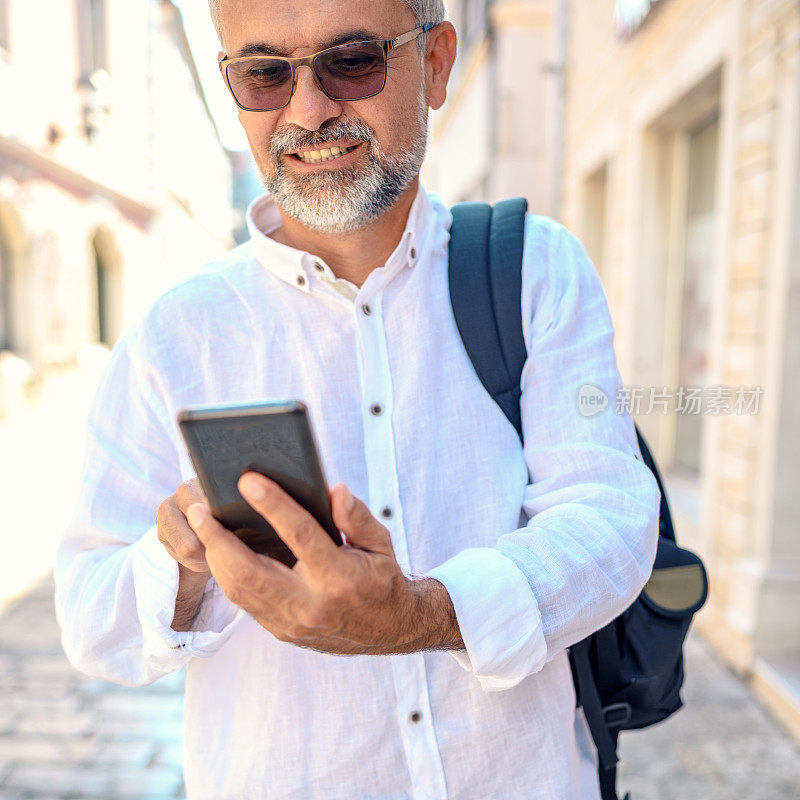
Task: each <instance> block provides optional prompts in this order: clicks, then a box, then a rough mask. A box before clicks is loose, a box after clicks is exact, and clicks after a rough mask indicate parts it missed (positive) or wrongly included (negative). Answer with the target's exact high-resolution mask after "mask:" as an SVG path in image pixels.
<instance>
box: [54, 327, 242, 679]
mask: <svg viewBox="0 0 800 800" xmlns="http://www.w3.org/2000/svg"><path fill="white" fill-rule="evenodd" d="M141 349H142V336H141V334H140V332H138V331H137V330H136V329H131V331H129V332H128V333H127V334H126V335H125V336H124V337H123V338H122V339H120V341H119V342H118V343H117V345H116V346H115V348H114V351H113V353H112V355H111V359H110V361H109V364H108V366H107V367H106V370H105V372H104V374H103V377H102V378H101V381H100V384H99V386H98V389H97V392H96V394H95V397H94V400H93V403H92V407H91V409H90V412H89V417H88V420H87V430H86V447H85V455H84V466H83V472H82V478H81V488H80V494H79V498H78V502H77V504H76V507H75V511H74V513H73V516H72V519H71V522H70V524H69V526H68V528H67V530H66V531H65V533H64V535H63V537H62V539H61V542H60V545H59V548H58V552H57V556H56V566H55V582H56V595H55V604H56V616H57V619H58V623H59V625H60V627H61V633H62V636H61V639H62V644H63V646H64V650H65V652H66V654H67V657H68V658H69V660H70V661H71V662H72V663H73V664H74V666H76V667H77V668H78V669H80V670H81V671H83V672H85V673H87V674H89V675H91V676H93V677H97V678H102V679H105V680H110V681H114V682H117V683H122V684H125V685H141V684H146V683H150V682H152V681H153V680H155V679H157V678H159V677H160V676H162V675H164V674H166V673H168V672H171V671H173V670H176V669H179V668H180V667H182V666H183V665H184V664H185V663H186V662H187V661H188V660H189V659H190V658H192V657H193V656H197V657H208V656H211V655H213V653H215V652H216V651H217V650H218V649H219V647H220V646H221V645H222V644H223V643H224V641H225V640H226V639H227V637H228V636H229V635H230V633H231V631H232V629H233V627H234V626H235V625H236V622H237V620H238V619H239V618H240V617H241V615H242V614H243V613H244V612H241V610H240V609H237V608H236V607H235V606H233V605H232V604H231V603H230V602H229V601H228V600H227V598H225V596H224V595H223V594H222V592H221V590H220V589H219V587H218V585H217V584H216V582H215V581H214V580H213V579H211V580H209V582H208V584H207V586H206V589H205V594H204V596H203V601H202V604H201V606H200V610H199V612H198V615H197V617H196V619H195V621H194V623H193V625H192V628H193V629H192V630H189V631H184V632H177V631H174V630H172V628H171V627H170V625H171V622H172V617H173V614H174V611H175V598H176V595H177V590H178V565H177V562H175V561H174V560H173V559H172V558H171V557H170V556H169V554H168V553H167V552H166V550H165V549H164V547H163V545H162V544H161V542H160V541H159V540H158V538H157V528H156V524H155V523H156V513H157V510H158V506H159V505H160V503H161V502H162V501H163V500H164V499H166V498H167V497H169V496H170V495H172V494H173V493H174V492H175V490H176V489H177V487H178V486H179V484H180V483H181V474H180V467H179V460H178V451H177V448H176V442H175V440H174V438H173V437H174V426H171V423H170V419H169V415H168V413H167V411H166V404H165V403H164V401H163V398H162V397H161V395H160V391H159V384H158V377H157V373H156V371H154V370H153V368H152V366H151V365H149V364H148V363H147V360H146V358H144V356H143V355H142V353H141Z"/></svg>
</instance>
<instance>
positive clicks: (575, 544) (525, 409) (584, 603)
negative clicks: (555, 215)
mask: <svg viewBox="0 0 800 800" xmlns="http://www.w3.org/2000/svg"><path fill="white" fill-rule="evenodd" d="M522 315H523V317H522V319H523V334H524V336H525V341H526V345H527V349H528V357H527V360H526V363H525V367H524V369H523V373H522V378H521V389H522V399H521V411H522V427H523V434H524V448H523V452H524V457H525V462H526V464H527V467H528V472H529V483H528V485H527V487H526V488H525V492H524V499H523V510H524V512H525V515H526V516H527V517H528V520H529V521H528V523H527V524H526V525H525V526H524V527H522V528H518V529H517V530H514V531H511V532H498V541H497V545H496V546H495V547H494V548H475V549H471V550H465V551H462V552H461V553H458V554H457V555H456V556H454V557H453V558H451V559H449V560H448V561H446V562H445V563H444V564H442V565H440V566H438V567H437V568H435V569H434V570H432V571H430V572H429V573H428V575H429V576H430V577H434V578H436V579H437V580H439V581H441V582H442V583H443V584H444V585H445V587H446V588H447V590H448V592H449V593H450V596H451V599H452V601H453V605H454V607H455V611H456V617H457V620H458V624H459V628H460V630H461V633H462V638H463V640H464V644H465V648H466V651H465V652H460V653H459V652H453V656H454V657H455V658H456V659H457V660H458V661H459V663H460V664H461V665H462V666H463V667H464V668H465V669H468V670H470V671H471V672H472V673H474V675H475V676H476V677H477V679H478V680H479V681H480V683H481V686H482V687H483V688H484V689H485V690H487V691H497V690H503V689H508V688H511V687H513V686H515V685H516V684H517V683H519V682H520V681H521V680H522V679H523V678H525V677H527V676H528V675H530V674H533V673H535V672H537V671H538V670H540V669H541V668H542V667H543V666H544V664H545V663H546V662H547V661H549V660H551V659H552V658H553V657H554V656H555V655H556V654H558V653H560V652H562V651H563V650H564V649H565V648H567V647H569V646H570V645H572V644H574V643H575V642H578V641H580V640H581V639H583V638H584V637H586V636H588V635H589V634H590V633H592V632H593V631H595V630H598V629H599V628H601V627H603V626H604V625H605V624H607V623H608V622H610V621H611V620H612V619H614V618H615V617H617V616H618V615H619V614H620V613H622V611H624V610H625V608H627V607H628V606H629V605H630V604H631V603H632V602H633V600H634V599H635V598H636V597H637V595H638V594H639V592H640V591H641V589H642V587H643V586H644V584H645V583H646V581H647V579H648V577H649V574H650V571H651V569H652V564H653V560H654V558H655V550H656V543H657V538H658V510H659V499H660V495H659V491H658V485H657V483H656V481H655V478H654V476H653V474H652V473H651V472H650V470H649V469H648V468H647V466H646V465H645V464H644V463H643V461H642V460H641V454H640V451H639V447H638V443H637V441H636V434H635V430H634V427H633V421H632V419H631V417H630V414H629V413H628V411H627V409H626V407H625V404H624V403H622V404H618V403H617V399H618V398H619V397H624V394H623V384H622V379H621V377H620V373H619V370H618V367H617V362H616V356H615V352H614V329H613V325H612V322H611V317H610V314H609V310H608V304H607V302H606V298H605V294H604V292H603V289H602V285H601V282H600V278H599V276H598V274H597V272H596V270H595V268H594V266H593V265H592V263H591V261H590V260H589V257H588V256H587V254H586V251H585V250H584V248H583V246H582V245H581V243H580V242H579V241H578V239H577V238H576V237H575V236H574V235H572V234H571V233H570V232H569V231H567V230H566V229H565V228H564V227H563V226H561V225H559V224H557V223H555V222H553V221H552V220H549V219H548V218H545V217H536V216H534V215H528V218H527V221H526V240H525V254H524V258H523V293H522ZM592 398H593V399H592ZM603 398H605V401H604V400H603Z"/></svg>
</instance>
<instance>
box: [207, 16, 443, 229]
mask: <svg viewBox="0 0 800 800" xmlns="http://www.w3.org/2000/svg"><path fill="white" fill-rule="evenodd" d="M220 17H221V20H220V21H221V27H222V38H223V46H224V47H225V48H226V55H228V56H229V57H231V58H235V57H236V56H237V55H238V54H239V51H240V50H241V48H243V47H244V46H245V45H248V44H254V43H263V44H266V45H268V46H269V47H271V48H272V50H273V51H274V53H275V54H278V55H282V56H289V57H299V56H306V55H309V54H312V53H315V52H317V51H319V50H323V49H324V48H326V47H329V46H330V45H331V43H332V42H334V40H337V41H341V38H342V37H343V36H345V35H348V34H351V33H352V34H353V37H352V38H353V39H365V38H369V39H389V38H394V37H396V36H398V35H400V34H402V33H405V32H406V31H409V30H412V29H413V28H415V27H416V24H415V20H414V16H413V14H412V13H411V11H410V9H409V8H408V6H406V5H405V3H403V2H400V0H370V2H364V1H363V0H292V2H286V0H283V1H282V2H280V1H279V0H222V4H221V9H220ZM296 82H297V83H296V87H295V91H294V95H293V96H292V99H291V102H290V103H289V105H288V106H286V107H285V108H282V109H278V110H275V111H264V112H253V111H242V110H240V111H239V119H240V121H241V123H242V126H243V127H244V130H245V133H246V134H247V138H248V141H249V143H250V148H251V150H252V152H253V156H254V159H255V162H256V165H257V166H258V169H259V172H260V173H261V178H262V181H263V183H264V185H265V186H266V188H267V189H269V191H270V192H271V193H272V194H273V196H274V197H275V199H276V202H277V203H278V205H279V206H280V207H281V208H282V209H283V211H284V212H285V213H287V214H289V215H290V216H292V217H294V218H296V219H298V220H299V221H300V222H301V223H303V224H304V225H306V226H307V227H310V228H314V229H317V230H325V231H329V232H333V233H341V232H347V231H352V230H357V229H359V228H361V227H363V226H364V225H365V224H367V223H368V222H369V221H370V220H372V219H375V218H376V217H378V216H380V215H381V214H382V213H383V212H385V211H386V210H388V208H390V207H391V206H392V205H393V204H394V202H395V201H396V200H397V198H398V197H399V196H400V195H401V194H402V192H403V191H404V190H405V189H406V188H407V187H408V186H409V185H410V184H411V182H412V181H413V180H414V178H416V176H417V174H418V173H419V168H420V166H421V164H422V159H423V157H424V152H425V144H426V136H427V111H428V97H427V92H426V88H425V80H424V69H423V60H422V56H421V55H420V52H419V49H418V47H417V42H416V41H413V42H409V43H408V44H405V45H403V46H401V47H399V48H398V49H396V50H393V51H389V55H388V59H387V77H386V85H385V86H384V88H383V90H382V91H381V92H380V93H379V94H377V95H375V96H374V97H370V98H366V99H364V100H355V101H340V100H331V99H330V98H328V97H327V96H326V95H325V94H324V93H323V92H322V91H321V90H320V88H319V87H318V86H317V84H316V83H315V81H314V78H313V76H312V74H311V70H310V69H309V68H308V67H305V66H302V67H299V68H298V69H297V74H296ZM333 147H339V148H340V151H344V150H347V149H348V148H353V149H350V150H348V151H347V152H344V153H341V152H340V154H339V155H338V156H336V157H335V158H332V159H330V160H327V161H318V162H317V163H312V161H311V160H310V159H311V158H312V157H313V156H309V155H307V154H308V153H310V152H312V151H317V152H318V151H319V150H321V149H323V148H327V149H331V148H333Z"/></svg>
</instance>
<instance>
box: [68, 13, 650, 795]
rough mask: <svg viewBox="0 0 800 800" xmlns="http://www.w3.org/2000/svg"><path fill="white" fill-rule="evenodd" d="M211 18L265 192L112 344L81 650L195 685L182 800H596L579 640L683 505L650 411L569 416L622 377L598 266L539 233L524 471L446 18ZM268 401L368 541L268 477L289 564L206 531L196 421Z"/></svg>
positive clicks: (92, 485) (265, 489) (89, 479)
mask: <svg viewBox="0 0 800 800" xmlns="http://www.w3.org/2000/svg"><path fill="white" fill-rule="evenodd" d="M211 6H212V14H213V15H214V18H215V21H216V23H217V28H218V32H219V34H220V40H221V43H222V46H223V48H224V52H221V53H220V59H222V63H221V71H222V74H223V77H224V78H225V80H226V82H227V84H228V86H229V88H230V90H231V93H232V94H233V96H234V98H235V100H236V102H237V104H238V105H239V107H240V113H239V116H240V121H241V124H242V125H243V127H244V129H245V131H246V133H247V136H248V140H249V143H250V147H251V149H252V152H253V155H254V157H255V160H256V163H257V165H258V168H259V170H260V172H261V176H262V178H263V181H264V184H265V186H266V187H267V188H268V189H269V191H270V194H268V195H265V196H262V197H260V198H258V199H257V200H256V201H254V202H253V203H252V204H251V206H250V209H249V210H248V225H249V230H250V233H251V235H252V239H251V241H249V242H247V243H246V244H244V245H242V246H240V247H238V248H236V249H235V250H233V251H232V252H231V253H230V254H229V255H228V257H227V258H225V259H223V260H222V261H220V262H218V263H215V264H212V265H211V266H210V268H209V269H207V270H206V271H205V272H203V273H201V274H199V275H197V276H195V277H193V278H191V279H190V280H188V281H186V282H184V283H183V284H181V285H179V286H177V287H175V288H174V289H172V290H171V291H169V292H168V293H167V294H166V295H164V296H163V297H162V298H161V299H159V300H158V301H157V302H156V303H155V305H154V306H153V308H152V309H151V310H150V312H149V313H148V314H147V316H146V317H145V319H144V320H143V321H142V323H141V324H139V325H137V326H136V327H134V328H133V329H131V330H130V331H128V332H127V333H126V334H125V335H124V336H123V337H122V339H121V341H120V342H119V344H118V345H117V346H116V348H115V352H114V354H113V356H112V359H111V363H110V365H109V367H108V369H107V371H106V374H105V377H104V379H103V381H102V383H101V386H100V388H99V390H98V394H97V397H96V399H95V402H94V405H93V408H92V411H91V416H90V422H89V429H88V430H89V437H88V445H87V446H88V450H87V458H86V467H85V474H84V479H83V490H82V495H81V500H80V503H79V506H78V511H77V513H76V515H75V518H74V520H73V522H72V524H71V526H70V529H69V531H68V532H67V534H66V536H65V538H64V541H63V543H62V547H61V549H60V552H59V559H58V565H57V609H58V616H59V621H60V624H61V626H62V628H63V642H64V646H65V649H66V651H67V653H68V655H69V657H70V659H71V660H72V661H73V663H74V664H75V665H76V666H78V667H79V668H80V669H82V670H84V671H86V672H87V673H89V674H92V675H95V676H98V677H102V678H105V679H108V680H114V681H118V682H121V683H125V684H144V683H148V682H150V681H153V680H155V679H156V678H158V677H159V676H161V675H163V674H166V673H167V672H170V671H172V670H175V669H179V668H181V667H183V666H184V665H186V666H187V674H186V700H185V703H186V705H185V719H186V728H185V731H186V736H185V775H186V786H187V792H188V798H189V800H199V799H200V798H215V800H219V799H220V798H262V797H268V798H270V799H271V800H280V799H281V798H287V799H288V798H303V800H308V799H309V798H325V799H326V800H337V799H339V798H340V799H341V800H344V799H345V798H347V799H348V800H355V799H361V798H382V800H390V799H391V800H400V798H415V800H421V799H422V798H426V799H427V798H431V800H433V799H434V798H436V799H437V800H441V799H443V798H452V799H455V798H459V800H479V799H480V800H487V798H502V799H503V800H513V799H514V798H519V799H520V800H522V799H523V798H525V800H529V799H530V798H548V799H552V800H555V799H556V798H557V799H558V800H566V799H567V798H580V799H581V800H586V799H587V798H593V799H594V798H597V797H598V788H597V778H596V775H595V765H594V754H593V749H592V746H591V743H590V742H589V741H588V739H587V730H586V726H585V722H584V721H583V718H582V716H581V713H580V711H579V710H578V711H576V709H575V695H574V689H573V685H572V679H571V675H570V669H569V663H568V657H567V653H566V648H567V647H569V645H570V644H572V643H574V642H576V641H578V640H580V639H582V638H583V637H584V636H586V635H587V634H589V633H590V632H591V631H593V630H595V629H597V628H599V627H601V626H602V625H604V624H605V623H606V622H608V621H609V620H610V619H613V618H614V617H615V616H617V615H618V614H619V613H620V612H621V611H622V610H623V609H624V608H625V607H626V606H627V605H628V604H629V603H630V602H631V601H632V600H633V599H634V598H635V597H636V595H637V594H638V593H639V591H640V590H641V588H642V586H643V584H644V582H645V581H646V579H647V576H648V574H649V571H650V568H651V565H652V560H653V557H654V552H655V541H656V527H657V513H658V499H659V498H658V490H657V487H656V485H655V481H654V480H653V478H652V476H651V474H650V473H649V471H648V470H647V468H646V467H645V466H644V465H643V464H642V463H641V461H640V460H639V458H638V455H639V454H638V450H637V445H636V440H635V437H634V431H633V426H632V423H631V420H630V417H629V416H627V415H625V414H613V413H603V414H597V415H594V416H592V417H588V418H586V417H583V416H582V415H580V414H579V413H578V410H577V391H578V389H579V387H580V386H581V385H583V384H587V383H588V384H592V385H594V386H596V387H599V388H601V389H602V390H603V391H605V392H606V393H607V394H609V395H610V396H613V395H615V393H616V390H617V389H618V388H619V387H620V386H621V380H620V376H619V372H618V369H617V366H616V360H615V356H614V351H613V328H612V325H611V320H610V317H609V314H608V309H607V306H606V303H605V298H604V295H603V291H602V288H601V286H600V283H599V279H598V277H597V274H596V272H595V271H594V269H593V267H592V266H591V263H590V262H589V260H588V258H587V257H586V254H585V251H584V250H583V248H582V247H581V245H580V243H579V242H578V241H577V240H576V239H575V238H574V237H573V236H572V235H571V234H569V233H568V232H567V231H566V230H565V229H564V228H563V227H562V226H560V225H558V224H557V223H555V222H554V221H552V220H550V219H548V218H546V217H537V216H535V215H529V216H528V219H527V223H526V242H525V255H524V263H523V298H522V307H521V312H522V315H523V316H522V318H523V327H524V333H525V338H526V342H527V344H528V349H529V359H528V363H527V364H526V367H525V370H524V373H523V377H522V389H523V395H522V416H523V424H524V429H525V447H524V451H523V448H522V447H521V446H520V443H519V439H518V438H517V436H516V433H515V431H514V430H513V429H512V427H511V426H510V425H509V423H508V422H507V420H506V418H505V417H504V415H503V413H502V412H501V411H500V409H499V408H498V407H497V406H496V405H495V404H494V402H493V401H492V400H491V398H490V397H489V396H488V395H487V394H486V392H485V391H484V390H483V388H482V386H481V385H480V383H479V381H478V379H477V377H476V375H475V373H474V371H473V370H472V367H471V365H470V363H469V360H468V358H467V356H466V353H465V351H464V348H463V345H462V344H461V341H460V339H459V335H458V332H457V329H456V327H455V324H454V321H453V316H452V311H451V309H450V306H449V299H448V292H447V271H446V265H447V244H448V229H449V225H450V221H451V218H450V214H449V212H448V210H447V209H446V208H445V207H444V206H443V205H442V203H441V202H440V201H439V200H438V198H436V197H435V196H433V195H428V194H426V193H425V192H424V191H423V190H422V189H421V188H420V185H419V179H418V173H419V168H420V165H421V163H422V158H423V155H424V150H425V142H426V124H427V109H428V108H429V107H430V108H433V109H437V108H439V107H440V106H441V105H442V103H443V102H444V100H445V94H446V86H447V79H448V76H449V73H450V68H451V66H452V63H453V60H454V58H455V49H456V42H455V32H454V30H453V27H452V26H451V25H450V24H449V23H448V22H446V21H444V7H443V4H442V3H441V2H420V1H418V0H374V1H373V2H372V3H362V2H358V1H357V0H324V1H323V2H311V0H294V1H293V2H291V3H289V2H279V1H278V0H217V2H213V1H212V3H211ZM423 28H427V30H424V31H423V30H421V29H423ZM365 40H379V43H378V44H370V45H358V46H354V47H353V48H345V49H344V50H336V51H333V52H332V53H331V52H329V51H328V49H329V48H332V47H336V46H338V45H341V44H349V43H353V42H362V41H365ZM386 40H390V44H386ZM376 48H377V49H376ZM320 51H326V52H325V53H323V54H322V55H321V56H319V57H317V58H316V59H307V60H306V61H304V62H302V63H299V62H292V61H284V60H281V59H283V58H290V59H295V58H297V59H299V58H305V57H307V56H311V55H313V54H316V53H318V52H320ZM384 53H386V61H385V73H384V60H383V58H384V56H383V54H384ZM256 56H257V58H256ZM312 68H313V69H314V70H315V72H312ZM375 71H377V77H376V75H375V74H374V73H375ZM384 74H385V85H384V81H383V77H384ZM343 75H345V76H346V79H342V76H343ZM354 75H355V76H356V77H353V76H354ZM342 97H345V98H347V99H337V98H342ZM188 133H189V135H190V134H191V132H188ZM269 398H282V399H301V400H303V401H304V402H305V403H306V405H307V406H308V407H309V409H310V416H311V420H312V422H313V425H314V428H315V431H316V434H317V438H318V440H319V446H320V450H321V455H322V460H323V465H324V468H325V472H326V475H327V477H328V479H329V481H330V482H331V483H332V484H333V483H335V484H336V485H335V486H334V488H333V490H332V492H331V501H332V509H333V515H334V520H335V522H336V524H337V525H338V526H339V527H340V529H341V530H343V531H344V533H345V534H346V537H347V541H348V545H346V546H345V547H342V548H336V547H335V546H333V545H332V544H331V542H330V540H329V539H327V535H326V534H325V533H324V531H323V530H322V529H321V528H320V527H319V526H318V525H317V524H316V523H315V521H314V520H313V519H312V518H310V517H309V516H308V515H307V514H306V513H305V512H304V511H303V510H302V509H301V508H299V507H298V506H297V505H296V504H295V503H294V502H293V501H292V500H291V499H290V498H289V497H288V496H287V495H286V494H285V493H283V492H282V491H281V490H280V489H279V488H278V487H277V486H275V485H274V484H272V483H271V482H269V481H268V480H267V479H265V478H262V477H259V476H257V475H255V474H254V473H248V474H246V475H245V476H243V477H242V479H241V481H240V484H239V487H240V490H241V491H242V493H243V495H244V496H245V497H246V498H247V499H248V501H249V502H250V503H251V504H252V505H253V507H254V508H255V509H257V510H258V511H259V512H260V513H261V514H262V515H263V516H264V517H265V518H266V519H267V520H268V521H269V522H270V523H271V524H272V525H273V526H274V527H275V528H276V530H277V531H278V532H279V534H280V535H281V537H282V538H284V539H285V541H286V543H287V544H288V545H289V546H290V547H291V548H292V550H293V551H294V552H295V554H296V555H297V556H298V563H297V565H296V566H295V568H294V569H293V570H289V569H287V568H284V567H283V566H282V565H280V564H278V563H277V562H274V561H271V560H270V559H268V558H266V557H264V556H259V555H255V554H254V553H252V552H251V551H250V550H248V548H246V547H245V546H244V545H243V544H242V543H241V542H240V541H239V540H238V539H236V537H235V536H233V534H231V533H230V532H228V531H226V530H225V529H224V528H222V526H220V525H219V524H218V523H216V521H215V520H214V519H213V518H212V517H211V516H210V513H209V509H208V507H207V505H205V503H204V502H203V500H204V498H203V496H202V494H201V492H200V490H199V488H198V486H197V483H196V481H195V480H193V476H194V473H193V470H192V467H191V464H190V462H189V459H188V456H187V454H186V451H185V448H184V446H183V444H182V442H181V439H180V435H179V434H178V432H177V429H176V424H175V417H176V414H177V412H178V411H179V410H180V408H182V407H188V406H194V405H203V404H210V403H222V402H236V401H242V402H245V401H258V400H264V399H269ZM176 487H177V490H176ZM358 498H361V499H358Z"/></svg>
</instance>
